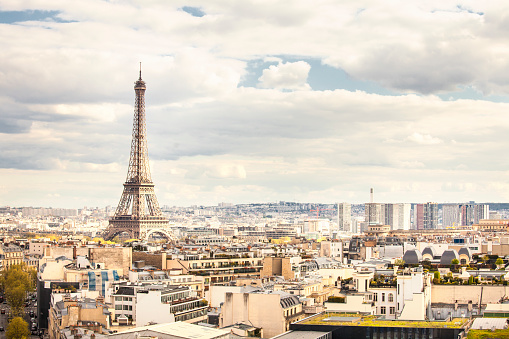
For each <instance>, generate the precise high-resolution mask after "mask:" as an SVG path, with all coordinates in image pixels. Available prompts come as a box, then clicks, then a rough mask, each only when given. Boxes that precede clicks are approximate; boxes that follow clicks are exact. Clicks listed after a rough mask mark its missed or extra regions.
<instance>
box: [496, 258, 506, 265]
mask: <svg viewBox="0 0 509 339" xmlns="http://www.w3.org/2000/svg"><path fill="white" fill-rule="evenodd" d="M503 264H504V259H502V258H498V259H497V261H495V265H497V266H500V265H503Z"/></svg>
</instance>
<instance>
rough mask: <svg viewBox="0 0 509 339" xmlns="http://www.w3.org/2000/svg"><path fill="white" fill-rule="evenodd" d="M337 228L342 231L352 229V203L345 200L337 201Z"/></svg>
mask: <svg viewBox="0 0 509 339" xmlns="http://www.w3.org/2000/svg"><path fill="white" fill-rule="evenodd" d="M338 228H339V230H340V231H343V232H351V231H352V205H350V204H349V203H347V202H342V203H338Z"/></svg>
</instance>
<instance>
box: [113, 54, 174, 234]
mask: <svg viewBox="0 0 509 339" xmlns="http://www.w3.org/2000/svg"><path fill="white" fill-rule="evenodd" d="M146 89H147V88H146V86H145V82H144V81H143V80H141V63H140V78H139V79H138V81H136V82H135V85H134V91H135V93H136V99H135V102H134V122H133V138H132V141H131V156H130V159H129V168H128V170H127V179H126V181H125V183H124V191H123V192H122V197H121V198H120V202H119V203H118V207H117V210H116V211H115V215H114V216H113V217H112V218H111V219H110V223H109V226H108V229H107V233H106V235H105V237H104V238H105V239H111V238H113V237H114V236H115V235H117V234H120V233H122V232H127V233H129V235H130V237H131V238H138V239H143V238H147V237H148V236H149V235H150V233H153V232H157V233H162V234H164V235H165V236H166V237H168V238H172V234H171V232H170V230H169V227H168V226H169V222H168V219H166V218H164V217H163V214H162V213H161V209H160V208H159V204H158V202H157V198H156V194H155V192H154V183H153V182H152V179H151V177H150V168H149V163H148V150H147V131H146V125H145V90H146Z"/></svg>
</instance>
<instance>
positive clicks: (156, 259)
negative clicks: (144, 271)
mask: <svg viewBox="0 0 509 339" xmlns="http://www.w3.org/2000/svg"><path fill="white" fill-rule="evenodd" d="M140 260H143V261H145V265H146V266H154V267H157V268H158V269H161V268H162V256H161V253H159V254H153V253H145V252H138V251H133V266H134V262H136V261H140Z"/></svg>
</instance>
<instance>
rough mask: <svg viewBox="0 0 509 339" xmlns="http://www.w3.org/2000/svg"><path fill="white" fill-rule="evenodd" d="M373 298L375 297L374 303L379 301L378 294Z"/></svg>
mask: <svg viewBox="0 0 509 339" xmlns="http://www.w3.org/2000/svg"><path fill="white" fill-rule="evenodd" d="M373 296H374V297H375V300H374V301H378V293H375V294H373Z"/></svg>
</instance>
